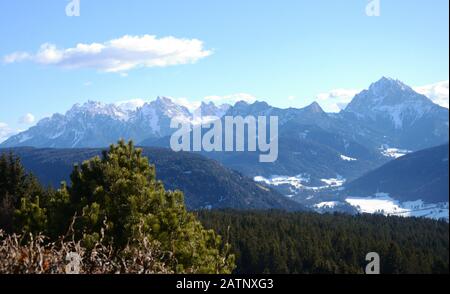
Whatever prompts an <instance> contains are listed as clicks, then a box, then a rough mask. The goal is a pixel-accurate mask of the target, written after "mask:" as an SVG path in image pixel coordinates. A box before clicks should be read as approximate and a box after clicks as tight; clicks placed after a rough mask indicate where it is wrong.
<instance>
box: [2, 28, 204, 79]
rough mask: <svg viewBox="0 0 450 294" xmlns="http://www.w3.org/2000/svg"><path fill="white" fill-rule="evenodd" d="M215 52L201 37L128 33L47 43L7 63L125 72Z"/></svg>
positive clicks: (9, 58)
mask: <svg viewBox="0 0 450 294" xmlns="http://www.w3.org/2000/svg"><path fill="white" fill-rule="evenodd" d="M211 54H212V51H211V50H205V49H204V48H203V42H202V41H200V40H197V39H179V38H175V37H171V36H169V37H163V38H157V37H156V36H153V35H143V36H130V35H125V36H123V37H121V38H118V39H113V40H110V41H107V42H104V43H92V44H77V45H76V46H75V47H73V48H67V49H60V48H57V47H56V46H55V45H53V44H49V43H46V44H43V45H41V47H40V49H39V50H38V52H37V53H35V54H31V53H28V52H14V53H12V54H9V55H7V56H4V58H3V61H4V62H5V63H15V62H21V61H27V60H28V61H33V62H35V63H38V64H45V65H54V66H59V67H63V68H69V69H77V68H91V69H96V70H99V71H103V72H124V71H129V70H132V69H134V68H138V67H167V66H172V65H179V64H189V63H195V62H197V61H198V60H200V59H202V58H205V57H207V56H209V55H211Z"/></svg>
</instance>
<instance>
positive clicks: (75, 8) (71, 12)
mask: <svg viewBox="0 0 450 294" xmlns="http://www.w3.org/2000/svg"><path fill="white" fill-rule="evenodd" d="M66 15H67V16H70V17H72V16H80V0H70V2H69V4H67V6H66Z"/></svg>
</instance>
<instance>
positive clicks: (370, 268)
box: [366, 252, 380, 275]
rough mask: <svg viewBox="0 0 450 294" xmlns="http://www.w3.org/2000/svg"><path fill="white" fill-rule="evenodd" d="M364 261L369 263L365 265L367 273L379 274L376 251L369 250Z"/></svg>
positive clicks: (378, 258)
mask: <svg viewBox="0 0 450 294" xmlns="http://www.w3.org/2000/svg"><path fill="white" fill-rule="evenodd" d="M366 261H368V262H369V263H368V264H367V266H366V274H367V275H379V274H380V255H379V254H378V253H376V252H370V253H367V255H366Z"/></svg>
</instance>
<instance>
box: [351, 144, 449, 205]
mask: <svg viewBox="0 0 450 294" xmlns="http://www.w3.org/2000/svg"><path fill="white" fill-rule="evenodd" d="M448 154H449V145H448V144H445V145H441V146H438V147H433V148H429V149H425V150H421V151H418V152H414V153H411V154H408V155H405V156H403V157H400V158H398V159H396V160H393V161H391V162H389V163H387V164H385V165H383V166H382V167H380V168H378V169H375V170H373V171H371V172H369V173H367V174H366V175H364V176H362V177H361V178H359V179H357V180H355V181H353V182H350V183H348V184H347V185H346V186H345V188H346V189H345V192H344V193H346V194H347V195H352V196H363V195H366V196H367V195H373V194H375V193H377V192H383V193H388V194H389V195H390V196H391V197H393V198H395V199H396V200H400V201H408V200H410V201H414V200H418V199H421V200H423V201H425V202H427V203H436V202H448V193H449V178H448V177H449V174H448V169H449V167H448Z"/></svg>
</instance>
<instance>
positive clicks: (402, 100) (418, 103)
mask: <svg viewBox="0 0 450 294" xmlns="http://www.w3.org/2000/svg"><path fill="white" fill-rule="evenodd" d="M341 116H343V117H346V118H347V119H349V120H350V121H352V122H353V123H358V124H359V125H362V126H364V127H365V128H367V129H371V130H373V131H374V132H377V133H378V134H380V135H381V136H383V140H382V143H384V144H388V145H391V146H393V147H396V148H405V149H411V150H418V149H421V148H426V147H430V146H433V145H438V144H442V143H443V142H445V141H443V140H442V138H447V139H448V131H449V125H448V109H446V108H443V107H441V106H439V105H437V104H434V103H433V102H432V101H431V100H430V99H429V98H427V97H426V96H424V95H421V94H419V93H417V92H415V91H414V90H413V89H412V88H411V87H409V86H407V85H405V84H404V83H402V82H400V81H398V80H394V79H390V78H385V77H383V78H382V79H380V80H379V81H377V82H376V83H373V84H372V85H371V86H370V87H369V89H367V90H364V91H362V92H361V93H359V94H358V95H356V96H355V98H354V99H353V100H352V102H351V103H350V104H349V105H348V106H347V108H346V109H345V110H344V111H342V112H341ZM418 138H421V139H420V140H418Z"/></svg>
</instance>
